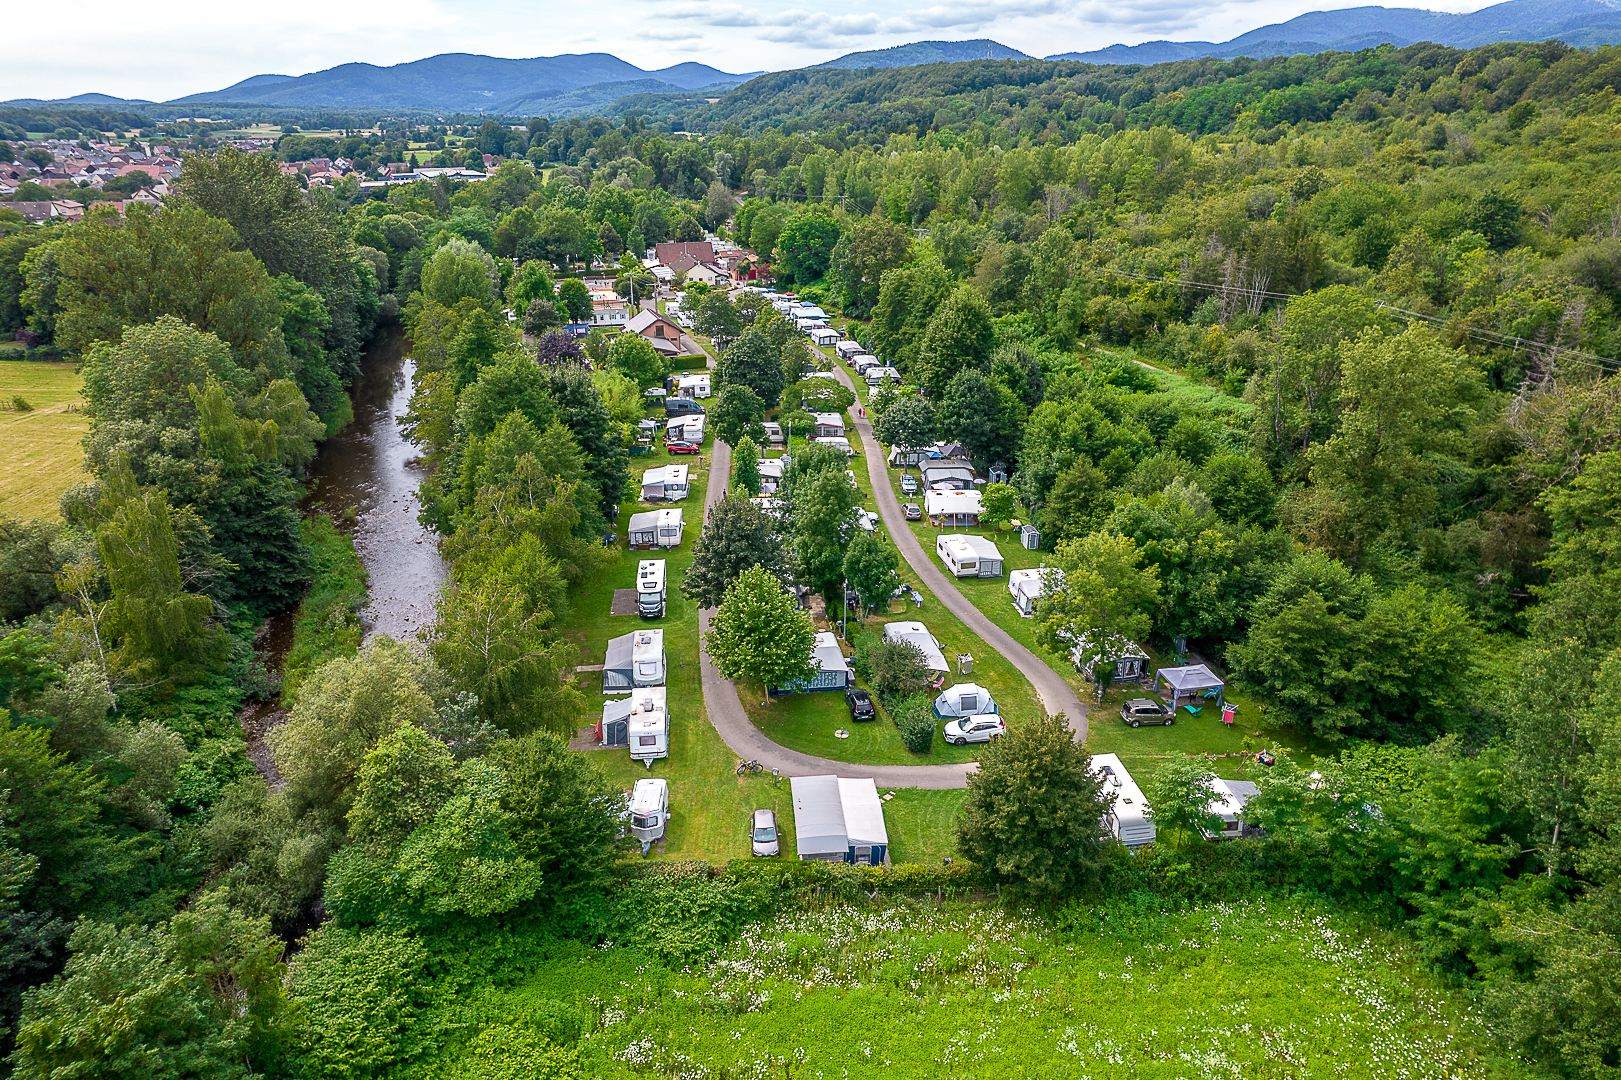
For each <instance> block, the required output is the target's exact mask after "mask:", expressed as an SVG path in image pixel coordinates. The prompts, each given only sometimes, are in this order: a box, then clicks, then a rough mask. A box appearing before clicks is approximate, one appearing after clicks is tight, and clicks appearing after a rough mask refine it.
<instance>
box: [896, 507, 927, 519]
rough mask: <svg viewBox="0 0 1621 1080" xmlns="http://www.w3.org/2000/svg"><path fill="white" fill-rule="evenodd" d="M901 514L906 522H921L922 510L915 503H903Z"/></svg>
mask: <svg viewBox="0 0 1621 1080" xmlns="http://www.w3.org/2000/svg"><path fill="white" fill-rule="evenodd" d="M901 513H903V514H905V515H906V520H907V521H921V520H923V508H922V507H920V506H918V504H917V503H904V504H902V506H901Z"/></svg>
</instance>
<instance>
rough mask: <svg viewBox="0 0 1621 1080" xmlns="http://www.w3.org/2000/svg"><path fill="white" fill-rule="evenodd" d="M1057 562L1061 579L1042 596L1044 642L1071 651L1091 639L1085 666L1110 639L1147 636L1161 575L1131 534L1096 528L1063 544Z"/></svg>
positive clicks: (1084, 660)
mask: <svg viewBox="0 0 1621 1080" xmlns="http://www.w3.org/2000/svg"><path fill="white" fill-rule="evenodd" d="M1053 565H1054V566H1055V567H1056V568H1057V569H1058V571H1059V572H1060V574H1061V575H1062V580H1060V581H1057V582H1055V584H1054V587H1053V588H1052V589H1051V590H1050V591H1049V592H1048V593H1047V594H1046V595H1045V596H1043V597H1042V601H1041V615H1042V621H1041V626H1040V628H1039V631H1038V637H1039V638H1040V640H1041V643H1042V644H1043V645H1045V646H1046V647H1047V648H1049V649H1052V650H1053V651H1054V652H1057V653H1068V652H1069V651H1070V650H1071V649H1073V648H1075V646H1076V643H1077V642H1078V641H1080V640H1081V639H1082V638H1086V639H1087V640H1088V642H1089V643H1090V646H1091V650H1092V651H1093V652H1094V653H1095V655H1092V656H1083V657H1082V658H1081V660H1082V664H1083V666H1086V665H1087V664H1088V663H1089V662H1092V661H1096V660H1098V659H1100V658H1101V657H1102V651H1103V650H1106V649H1107V648H1108V647H1109V638H1110V637H1112V636H1113V635H1116V634H1118V635H1120V636H1121V637H1124V638H1126V639H1127V640H1129V641H1138V640H1141V639H1143V638H1145V637H1147V636H1148V631H1149V630H1150V629H1151V628H1152V627H1153V625H1154V619H1153V610H1154V604H1155V602H1156V601H1157V600H1158V599H1159V574H1158V571H1157V570H1156V568H1155V567H1152V566H1146V567H1145V566H1144V565H1143V555H1142V552H1141V551H1139V550H1138V549H1137V545H1136V543H1135V542H1133V541H1132V539H1131V538H1130V537H1129V536H1110V535H1108V534H1106V533H1093V534H1091V535H1090V536H1085V537H1082V538H1081V539H1079V540H1070V541H1066V542H1065V543H1063V544H1060V545H1059V546H1058V550H1057V552H1056V555H1055V558H1054V559H1053Z"/></svg>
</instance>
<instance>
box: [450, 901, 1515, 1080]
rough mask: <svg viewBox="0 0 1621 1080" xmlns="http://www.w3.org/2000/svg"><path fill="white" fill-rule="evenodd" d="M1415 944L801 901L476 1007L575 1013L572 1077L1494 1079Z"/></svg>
mask: <svg viewBox="0 0 1621 1080" xmlns="http://www.w3.org/2000/svg"><path fill="white" fill-rule="evenodd" d="M1409 949H1410V947H1409V945H1408V944H1407V943H1406V942H1405V941H1404V939H1401V938H1399V937H1396V936H1394V935H1391V934H1388V933H1386V932H1384V931H1381V930H1379V929H1378V928H1376V927H1375V926H1374V925H1372V924H1371V923H1370V922H1368V921H1366V920H1365V919H1363V918H1362V917H1361V916H1359V915H1357V914H1355V913H1351V912H1346V911H1344V910H1340V909H1333V908H1330V907H1328V906H1325V905H1320V904H1317V903H1315V902H1304V901H1303V902H1288V901H1282V900H1271V899H1269V900H1259V899H1256V900H1250V901H1245V902H1238V903H1222V904H1214V905H1210V906H1206V907H1203V908H1198V909H1193V910H1187V911H1183V912H1181V913H1175V912H1166V911H1164V910H1161V909H1158V908H1153V909H1149V910H1136V909H1131V908H1126V907H1120V906H1115V907H1106V908H1102V909H1096V908H1091V907H1088V906H1083V905H1075V906H1072V907H1071V908H1069V909H1066V910H1065V911H1064V912H1061V913H1060V914H1059V915H1058V917H1057V918H1056V919H1045V918H1037V917H1036V916H1035V915H1034V914H1032V913H1028V912H1027V913H1016V912H1011V911H1008V910H1005V909H1003V908H999V907H997V906H995V905H989V904H984V905H958V904H951V903H949V902H948V903H946V904H936V903H933V902H928V901H901V902H899V903H896V904H893V905H886V906H879V907H874V906H871V905H863V906H860V907H855V906H844V905H835V906H820V907H812V908H809V909H805V908H800V909H790V910H785V911H781V912H779V913H778V914H777V915H775V916H774V917H773V918H771V919H768V920H765V921H763V922H760V923H756V924H753V925H750V926H746V927H745V928H744V929H743V930H742V932H741V933H740V934H739V935H738V936H737V937H736V939H735V940H733V941H732V942H731V944H729V945H728V946H726V947H725V948H723V949H722V950H720V952H719V954H718V955H716V956H714V957H713V958H712V959H709V960H707V961H703V962H694V963H691V964H689V965H687V966H675V965H670V966H666V965H665V964H663V963H660V962H659V961H658V960H656V959H654V958H653V957H652V956H651V955H649V954H646V953H642V952H638V951H636V950H632V949H625V948H612V947H610V948H605V949H604V948H598V949H592V948H589V947H586V946H584V945H570V946H565V947H563V948H562V949H561V950H560V951H558V952H556V953H554V954H553V955H552V956H551V957H550V958H549V959H548V960H546V961H545V962H543V963H542V964H541V965H540V966H539V968H538V969H536V970H534V971H533V972H532V973H531V975H530V976H529V977H528V978H527V979H526V980H525V981H523V982H521V983H520V984H518V985H517V986H514V987H512V988H510V989H497V990H490V991H486V992H484V993H483V994H482V995H479V1000H477V1001H476V1002H473V1003H470V1011H472V1012H473V1013H474V1014H476V1015H480V1016H485V1017H503V1018H506V1017H521V1016H524V1015H526V1014H527V1015H537V1014H545V1013H546V1012H547V1011H548V1010H550V1011H553V1012H555V1010H557V1009H558V1008H563V1009H572V1010H577V1014H578V1015H579V1016H580V1017H581V1019H582V1020H583V1028H584V1035H583V1037H582V1038H581V1039H580V1040H579V1042H578V1044H577V1045H578V1050H577V1052H578V1054H579V1066H580V1074H581V1075H586V1076H593V1077H634V1076H663V1077H680V1078H714V1080H719V1078H722V1077H726V1078H733V1080H742V1078H761V1080H763V1078H766V1077H786V1078H789V1080H797V1078H804V1080H824V1078H832V1077H841V1078H843V1077H880V1076H881V1077H885V1078H890V1080H905V1078H910V1077H919V1078H922V1077H941V1076H951V1077H953V1078H957V1080H971V1078H981V1077H983V1078H990V1077H997V1078H1002V1077H1042V1078H1053V1080H1093V1078H1096V1080H1103V1078H1106V1077H1128V1076H1129V1077H1137V1078H1146V1080H1155V1078H1165V1080H1172V1078H1175V1080H1238V1078H1240V1077H1243V1078H1284V1077H1288V1078H1302V1080H1303V1078H1312V1077H1324V1078H1327V1077H1335V1078H1347V1080H1359V1078H1368V1080H1433V1078H1438V1077H1448V1078H1452V1080H1493V1078H1507V1077H1515V1076H1519V1075H1521V1072H1520V1070H1519V1067H1518V1065H1517V1064H1516V1063H1515V1062H1512V1061H1505V1060H1502V1059H1500V1058H1497V1057H1495V1056H1493V1055H1492V1054H1491V1052H1490V1050H1489V1047H1490V1042H1489V1039H1488V1038H1487V1033H1486V1031H1485V1028H1484V1025H1483V1024H1482V1022H1481V1020H1480V1018H1479V1016H1478V1015H1477V1014H1476V1013H1475V1011H1474V1010H1473V1009H1472V1008H1471V1007H1470V1006H1469V1005H1468V1004H1467V1003H1466V1002H1465V1001H1464V1000H1463V999H1462V998H1461V997H1460V996H1459V995H1457V994H1455V993H1453V992H1451V991H1449V990H1447V989H1446V988H1445V987H1444V986H1443V985H1442V984H1440V983H1439V982H1437V981H1436V980H1434V979H1433V978H1431V977H1429V976H1426V975H1423V974H1419V973H1418V969H1417V967H1416V965H1415V960H1414V957H1413V955H1412V954H1411V952H1410V951H1409Z"/></svg>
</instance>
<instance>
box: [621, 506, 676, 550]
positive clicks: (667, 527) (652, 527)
mask: <svg viewBox="0 0 1621 1080" xmlns="http://www.w3.org/2000/svg"><path fill="white" fill-rule="evenodd" d="M684 528H685V525H683V523H682V520H681V511H679V510H649V511H647V512H646V513H642V514H632V515H631V516H630V532H629V537H630V546H631V547H632V548H636V549H640V550H645V549H647V548H677V547H680V546H681V532H682V530H683V529H684Z"/></svg>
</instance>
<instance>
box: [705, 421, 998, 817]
mask: <svg viewBox="0 0 1621 1080" xmlns="http://www.w3.org/2000/svg"><path fill="white" fill-rule="evenodd" d="M731 468H732V448H731V447H729V446H727V445H726V444H725V443H723V442H721V441H720V440H719V439H716V440H715V442H714V451H713V456H712V459H711V461H710V463H709V490H708V492H707V493H706V494H705V496H704V511H705V514H706V516H707V513H708V511H709V508H710V507H712V506H714V505H715V504H716V503H718V502H720V500H721V497H722V496H723V495H725V493H726V483H725V480H726V477H727V476H729V475H730V474H731ZM714 614H715V609H714V608H704V609H703V610H701V611H699V612H698V629H699V633H700V634H702V635H707V634H708V633H709V619H710V617H711V616H713V615H714ZM699 662H700V665H701V668H700V670H701V673H702V676H701V677H702V682H703V689H704V709H705V711H706V712H708V713H709V722H710V723H711V724H713V725H715V730H716V731H717V732H719V733H720V737H721V739H722V741H724V742H725V743H726V745H727V746H729V747H731V748H732V753H734V754H736V755H737V756H738V757H740V758H750V759H752V760H755V761H758V762H760V763H761V764H763V765H764V766H765V767H766V768H768V769H776V770H777V771H778V772H780V773H782V774H783V775H784V776H816V775H821V774H824V773H837V774H838V775H839V776H850V777H866V776H870V777H872V779H873V781H874V782H876V783H877V784H878V785H879V786H881V787H915V788H960V787H967V786H968V774H969V773H970V772H972V771H973V770H974V768H975V766H974V765H972V764H963V765H853V764H851V763H850V762H847V761H831V760H829V759H827V758H819V757H812V756H811V755H810V754H801V753H799V752H798V751H797V750H790V749H788V748H787V747H785V746H780V745H778V744H777V743H774V742H772V741H771V740H770V739H768V738H766V737H765V734H764V733H763V732H761V730H760V729H759V728H757V727H755V726H754V721H752V720H750V719H749V717H748V713H746V712H744V711H743V702H742V701H741V700H739V698H738V696H737V684H736V683H734V682H732V680H730V679H728V678H726V677H725V676H723V675H721V673H720V672H719V671H718V670H717V669H716V668H715V665H714V664H712V663H710V661H709V654H708V653H707V652H705V651H704V650H703V649H702V648H700V649H699Z"/></svg>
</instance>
